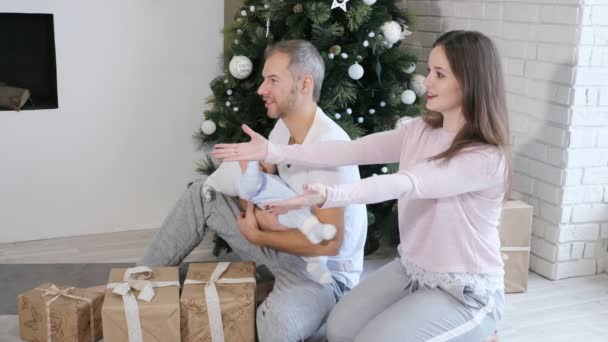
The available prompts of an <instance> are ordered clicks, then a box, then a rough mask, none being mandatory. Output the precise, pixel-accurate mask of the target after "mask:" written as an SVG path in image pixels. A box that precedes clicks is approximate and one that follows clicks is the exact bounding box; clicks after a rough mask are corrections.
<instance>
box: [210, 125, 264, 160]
mask: <svg viewBox="0 0 608 342" xmlns="http://www.w3.org/2000/svg"><path fill="white" fill-rule="evenodd" d="M241 128H242V129H243V132H245V133H246V134H247V135H248V136H250V137H251V140H250V141H249V142H246V143H240V144H217V145H215V146H213V150H211V155H213V156H214V157H215V158H218V159H223V160H225V161H238V160H264V159H266V155H267V153H268V140H266V139H265V138H264V137H263V136H261V135H259V134H258V133H256V132H255V131H254V130H252V129H251V128H249V126H247V125H245V124H243V126H241Z"/></svg>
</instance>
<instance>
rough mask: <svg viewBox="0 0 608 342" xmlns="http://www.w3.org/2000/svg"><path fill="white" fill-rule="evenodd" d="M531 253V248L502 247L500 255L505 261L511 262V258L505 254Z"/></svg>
mask: <svg viewBox="0 0 608 342" xmlns="http://www.w3.org/2000/svg"><path fill="white" fill-rule="evenodd" d="M529 251H530V247H515V246H510V247H500V252H501V253H500V254H501V256H502V260H503V261H507V260H509V256H508V255H507V253H505V252H529Z"/></svg>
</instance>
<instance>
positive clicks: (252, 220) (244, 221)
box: [236, 202, 261, 245]
mask: <svg viewBox="0 0 608 342" xmlns="http://www.w3.org/2000/svg"><path fill="white" fill-rule="evenodd" d="M236 225H237V226H238V227H239V230H240V231H241V234H243V236H244V237H245V239H247V241H249V242H251V243H253V244H255V245H257V244H258V238H259V235H260V233H261V231H260V226H259V225H258V221H257V219H256V217H255V212H254V211H253V203H252V202H247V207H246V209H245V212H244V213H240V214H239V216H238V217H237V218H236Z"/></svg>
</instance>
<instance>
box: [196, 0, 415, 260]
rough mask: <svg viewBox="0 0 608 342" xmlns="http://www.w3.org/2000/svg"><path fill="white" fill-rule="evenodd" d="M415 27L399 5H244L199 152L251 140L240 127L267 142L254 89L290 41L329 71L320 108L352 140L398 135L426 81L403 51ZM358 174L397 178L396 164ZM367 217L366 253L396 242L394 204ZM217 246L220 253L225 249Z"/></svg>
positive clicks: (299, 0)
mask: <svg viewBox="0 0 608 342" xmlns="http://www.w3.org/2000/svg"><path fill="white" fill-rule="evenodd" d="M411 21H412V18H411V16H410V15H409V13H408V12H407V10H406V9H404V8H402V6H400V1H397V0H378V1H376V0H246V1H245V3H244V5H243V6H242V7H241V9H240V10H239V11H238V13H236V14H235V20H234V22H233V24H232V25H231V26H230V27H228V28H226V29H225V31H224V34H225V35H227V37H229V41H230V42H231V44H230V45H231V46H230V47H229V48H228V49H227V50H226V51H225V52H224V54H223V56H222V60H223V66H224V70H225V73H224V74H223V75H221V76H219V77H217V78H215V79H214V80H213V81H212V82H211V90H212V92H213V94H212V95H211V96H210V98H209V99H208V100H207V106H208V108H207V110H205V112H204V116H205V117H204V121H203V123H202V125H201V128H200V130H198V131H197V132H196V134H195V139H196V140H197V142H198V143H199V146H200V147H201V148H202V147H203V146H208V145H210V144H214V143H219V142H242V141H247V140H248V136H246V135H245V134H244V133H243V132H242V131H241V124H243V123H246V124H247V125H249V126H250V127H251V128H253V129H254V130H255V131H257V132H259V133H260V134H262V135H265V136H268V133H269V132H270V131H271V129H272V128H273V126H274V124H275V122H274V120H272V119H270V118H268V116H267V115H266V109H265V108H264V104H263V101H262V98H261V97H260V96H259V95H257V93H256V90H257V88H258V86H259V85H260V84H261V83H262V81H263V80H262V76H261V72H262V68H263V63H264V50H265V49H266V47H267V46H268V45H270V44H272V43H273V42H276V41H280V40H285V39H305V40H308V41H310V42H311V43H312V44H313V45H314V46H315V47H316V48H317V49H318V50H319V52H320V53H321V56H322V57H323V59H324V62H325V67H326V70H325V80H324V82H323V87H322V92H321V98H320V100H319V103H318V105H319V106H320V107H321V108H322V109H323V110H324V112H325V113H326V114H327V115H329V116H330V117H331V118H333V119H334V120H335V121H336V123H338V124H339V125H340V126H341V127H342V128H343V129H344V130H345V131H346V132H347V133H348V134H349V136H350V137H351V138H352V139H356V138H358V137H360V136H363V135H366V134H370V133H374V132H380V131H385V130H390V129H393V128H394V127H395V124H396V123H397V122H398V121H399V120H400V119H401V118H402V117H404V116H407V117H410V116H415V115H417V114H419V113H420V106H419V105H418V101H417V96H420V95H422V92H423V89H422V88H423V87H422V86H421V82H422V79H423V78H422V76H420V75H415V74H414V71H415V67H416V57H415V55H413V54H411V53H408V51H406V49H404V48H403V47H400V45H401V40H402V39H403V38H404V36H405V35H407V34H409V33H410V32H409V31H408V25H411ZM212 169H213V165H212V163H211V161H210V160H205V161H203V162H202V163H201V165H200V167H199V171H200V172H202V173H209V172H210V171H212ZM360 171H361V177H362V178H365V177H370V176H373V175H375V174H385V173H392V172H395V171H397V165H371V166H362V167H360ZM368 219H369V220H368V221H369V229H368V236H367V243H366V251H365V252H366V254H369V253H371V252H373V251H374V250H375V249H377V247H378V239H379V238H380V237H381V236H382V235H385V234H388V236H392V237H393V238H394V237H395V236H396V232H397V227H396V215H395V201H389V202H384V203H380V204H375V205H368ZM393 240H394V239H393ZM215 241H216V249H215V251H214V252H215V253H218V251H219V249H220V248H221V247H226V246H225V245H224V244H223V243H222V241H221V239H219V238H218V237H216V239H215Z"/></svg>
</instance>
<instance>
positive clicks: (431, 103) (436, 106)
mask: <svg viewBox="0 0 608 342" xmlns="http://www.w3.org/2000/svg"><path fill="white" fill-rule="evenodd" d="M428 71H429V74H428V76H427V77H426V78H425V80H424V85H425V86H426V108H427V109H428V110H431V111H434V112H439V113H441V114H443V115H444V116H445V115H462V87H461V85H460V82H458V80H457V79H456V76H454V74H453V73H452V69H451V68H450V63H449V62H448V58H447V56H446V54H445V49H444V48H443V46H441V45H438V46H435V47H434V48H433V49H432V50H431V53H430V55H429V62H428Z"/></svg>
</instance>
